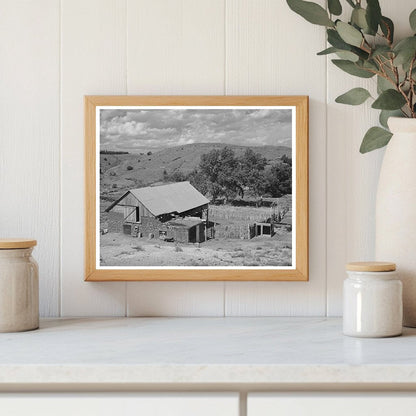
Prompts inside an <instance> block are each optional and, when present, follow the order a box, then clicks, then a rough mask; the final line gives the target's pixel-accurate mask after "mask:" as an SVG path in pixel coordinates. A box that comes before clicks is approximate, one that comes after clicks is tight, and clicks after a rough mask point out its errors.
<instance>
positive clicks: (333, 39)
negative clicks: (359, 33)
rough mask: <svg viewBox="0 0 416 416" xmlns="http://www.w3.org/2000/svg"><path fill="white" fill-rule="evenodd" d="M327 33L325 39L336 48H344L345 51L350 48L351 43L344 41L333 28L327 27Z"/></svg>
mask: <svg viewBox="0 0 416 416" xmlns="http://www.w3.org/2000/svg"><path fill="white" fill-rule="evenodd" d="M326 33H327V40H328V43H329V44H330V45H332V46H333V47H334V48H337V49H344V50H346V51H349V50H351V45H348V43H346V42H344V41H343V40H342V38H341V36H340V35H339V33H338V32H337V31H336V30H335V29H328V30H327V31H326Z"/></svg>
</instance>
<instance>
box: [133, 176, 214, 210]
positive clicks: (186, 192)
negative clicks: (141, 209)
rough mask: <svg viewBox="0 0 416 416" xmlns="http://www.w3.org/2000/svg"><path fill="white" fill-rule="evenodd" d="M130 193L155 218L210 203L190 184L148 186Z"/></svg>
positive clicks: (177, 183)
mask: <svg viewBox="0 0 416 416" xmlns="http://www.w3.org/2000/svg"><path fill="white" fill-rule="evenodd" d="M130 192H131V193H132V194H133V195H134V196H135V197H136V198H137V199H138V200H139V201H140V202H141V203H142V204H143V205H144V206H145V207H146V208H147V209H148V210H149V211H150V212H151V213H152V214H153V215H155V216H158V215H162V214H169V213H171V212H177V213H179V214H180V213H181V212H185V211H189V210H190V209H193V208H197V207H200V206H201V205H205V204H208V203H209V200H208V199H207V198H205V197H204V195H202V194H201V193H200V192H199V191H197V190H196V189H195V188H194V187H193V186H192V185H191V184H190V183H189V182H176V183H171V184H169V185H160V186H148V187H146V188H139V189H131V190H130Z"/></svg>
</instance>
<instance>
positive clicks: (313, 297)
mask: <svg viewBox="0 0 416 416" xmlns="http://www.w3.org/2000/svg"><path fill="white" fill-rule="evenodd" d="M226 19H227V20H226V57H227V58H226V94H227V95H234V94H251V95H255V94H259V95H261V94H275V95H284V94H286V95H309V97H310V122H309V125H310V144H309V150H310V169H309V186H310V198H309V207H310V240H309V243H310V281H309V282H307V283H302V282H292V283H282V282H267V283H262V282H244V283H242V282H227V283H226V306H225V307H226V314H227V315H325V287H326V273H325V262H326V260H325V252H326V241H325V226H326V223H325V215H326V194H325V188H326V131H325V130H326V106H325V100H326V97H325V92H326V68H325V59H320V57H317V56H316V52H317V51H319V50H321V49H324V47H325V34H324V31H323V30H322V28H319V27H318V28H317V27H313V26H312V25H310V24H308V23H306V22H305V21H304V20H303V19H301V18H300V17H299V16H297V15H296V14H295V13H293V12H292V11H290V9H289V8H288V6H287V5H286V2H283V1H274V0H259V1H255V2H254V1H251V0H227V5H226Z"/></svg>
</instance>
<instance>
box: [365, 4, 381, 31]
mask: <svg viewBox="0 0 416 416" xmlns="http://www.w3.org/2000/svg"><path fill="white" fill-rule="evenodd" d="M366 19H367V24H368V28H369V30H370V33H372V34H376V33H377V29H378V25H379V24H380V22H381V9H380V4H379V2H378V0H367V13H366Z"/></svg>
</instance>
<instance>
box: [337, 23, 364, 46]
mask: <svg viewBox="0 0 416 416" xmlns="http://www.w3.org/2000/svg"><path fill="white" fill-rule="evenodd" d="M336 28H337V32H338V34H339V36H340V37H341V39H342V40H343V41H344V42H345V43H348V44H349V45H353V46H357V47H358V48H359V47H360V46H361V44H362V43H363V35H362V33H361V32H360V31H359V30H358V29H356V28H355V27H354V26H352V25H350V24H348V23H344V22H342V21H341V20H338V22H337V24H336Z"/></svg>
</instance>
